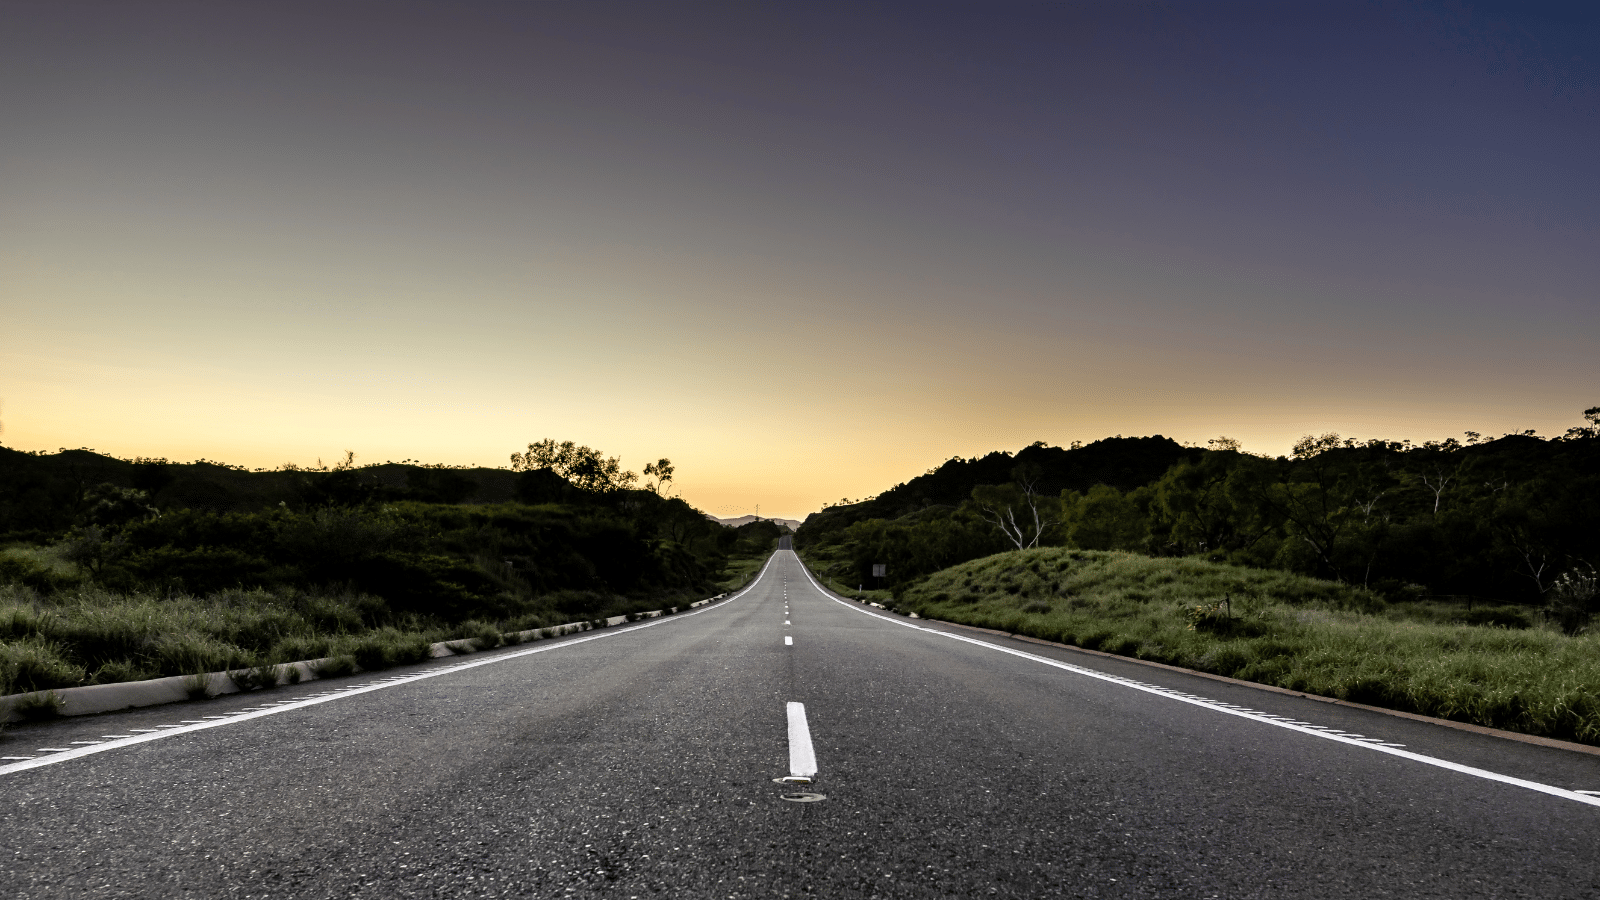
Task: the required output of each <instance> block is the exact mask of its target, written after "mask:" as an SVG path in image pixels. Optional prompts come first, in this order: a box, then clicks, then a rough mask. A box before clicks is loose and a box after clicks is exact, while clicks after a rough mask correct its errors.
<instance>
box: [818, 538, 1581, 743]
mask: <svg viewBox="0 0 1600 900" xmlns="http://www.w3.org/2000/svg"><path fill="white" fill-rule="evenodd" d="M812 564H813V565H814V566H818V567H822V568H825V567H826V561H825V560H815V561H812ZM850 593H855V592H850ZM898 593H899V595H900V596H899V597H898V599H896V600H893V601H890V603H891V605H892V606H893V607H895V608H896V609H897V610H898V611H900V612H907V613H909V612H915V613H917V614H918V615H920V616H924V617H927V618H932V619H943V620H946V621H950V622H959V623H963V624H968V625H977V626H980V627H984V628H995V629H1000V630H1004V631H1008V632H1011V633H1014V634H1025V635H1030V636H1033V637H1039V638H1044V639H1047V640H1052V641H1059V642H1061V643H1065V644H1072V645H1075V646H1079V647H1086V648H1089V649H1096V650H1102V651H1106V652H1111V653H1117V654H1121V655H1125V656H1133V657H1137V658H1140V659H1148V660H1153V661H1156V662H1163V663H1169V664H1172V665H1177V666H1183V667H1185V668H1190V669H1197V670H1199V671H1202V672H1212V673H1216V674H1219V675H1226V676H1230V677H1233V678H1239V679H1243V680H1247V681H1255V682H1259V683H1262V684H1271V685H1276V686H1278V687H1283V688H1288V689H1290V690H1296V691H1303V692H1305V693H1310V694H1319V695H1322V696H1327V697H1337V698H1340V699H1345V700H1351V701H1354V702H1358V703H1366V704H1370V705H1374V706H1383V707H1387V708H1390V709H1398V710H1404V711H1408V712H1415V713H1421V714H1424V715H1429V716H1435V717H1438V718H1444V719H1453V720H1456V721H1462V722H1470V723H1473V724H1478V725H1485V726H1489V727H1493V728H1502V729H1506V730H1510V731H1518V732H1522V733H1525V734H1533V735H1541V736H1545V737H1553V738H1559V739H1564V740H1574V741H1581V742H1584V743H1588V744H1600V635H1595V634H1585V635H1582V636H1579V637H1568V636H1565V635H1563V634H1562V633H1561V632H1560V631H1559V630H1556V629H1555V628H1553V627H1549V626H1539V627H1501V626H1496V625H1472V624H1466V623H1465V622H1462V621H1451V620H1450V619H1451V618H1452V617H1456V616H1460V614H1461V611H1460V610H1459V609H1453V608H1446V607H1445V606H1442V605H1438V604H1427V605H1425V604H1398V603H1396V604H1386V603H1385V602H1384V601H1382V600H1381V599H1379V598H1378V597H1376V596H1375V595H1373V594H1371V593H1369V592H1367V591H1364V590H1361V589H1359V588H1353V587H1350V586H1348V585H1343V584H1337V583H1333V582H1327V581H1320V580H1317V579H1313V578H1307V577H1303V576H1298V575H1292V574H1289V573H1285V572H1278V571H1270V570H1257V569H1245V568H1239V567H1235V566H1227V565H1222V564H1218V563H1209V562H1204V561H1200V560H1194V559H1158V558H1150V557H1145V556H1140V555H1137V554H1132V553H1123V552H1101V551H1083V550H1066V549H1062V548H1043V549H1038V550H1027V551H1021V552H1012V553H1002V554H998V555H996V556H991V557H987V558H985V559H980V560H975V561H973V562H969V563H964V564H962V565H958V566H954V567H952V568H949V569H945V570H943V571H941V572H937V573H934V574H933V575H930V576H928V577H926V578H924V579H921V580H919V581H918V582H915V583H913V584H911V585H908V586H906V587H905V588H904V589H902V590H901V591H899V592H898ZM1224 600H1226V601H1227V602H1223V601H1224ZM880 602H882V601H880ZM1472 618H1473V619H1475V620H1478V621H1487V622H1494V621H1497V620H1498V621H1501V622H1505V623H1508V624H1511V625H1513V626H1515V625H1517V624H1523V623H1525V622H1526V614H1525V613H1523V612H1522V611H1520V610H1518V609H1515V608H1503V609H1489V610H1481V609H1480V610H1477V611H1475V612H1474V613H1473V614H1472Z"/></svg>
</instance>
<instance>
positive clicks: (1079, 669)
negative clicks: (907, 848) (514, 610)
mask: <svg viewBox="0 0 1600 900" xmlns="http://www.w3.org/2000/svg"><path fill="white" fill-rule="evenodd" d="M787 552H789V553H794V551H793V550H790V551H787ZM795 559H796V560H797V561H798V560H799V556H798V555H796V556H795ZM800 570H801V571H802V572H805V574H806V578H807V579H809V580H810V582H811V584H812V586H813V587H815V588H816V589H817V590H819V591H821V592H822V595H823V596H824V597H827V598H828V599H829V600H832V601H833V602H835V603H837V604H839V605H840V606H843V607H845V608H846V609H850V610H854V611H855V612H858V613H861V614H862V615H864V616H871V617H872V618H874V619H881V620H882V621H885V622H889V623H891V624H893V625H900V626H902V627H905V628H911V629H915V630H916V631H921V632H924V633H926V634H932V635H938V636H939V637H944V638H949V639H950V640H953V641H961V642H962V643H966V644H975V645H977V646H979V647H985V648H988V649H990V650H998V651H999V652H1001V653H1007V654H1010V655H1012V656H1017V657H1021V658H1022V659H1029V660H1033V661H1034V662H1039V663H1044V664H1045V665H1047V666H1054V667H1055V668H1058V669H1065V670H1066V671H1068V672H1073V673H1076V674H1078V675H1085V676H1088V677H1089V678H1094V679H1097V680H1099V681H1105V682H1110V683H1111V684H1118V685H1122V686H1123V687H1129V688H1133V689H1134V690H1136V691H1143V692H1145V693H1147V694H1155V695H1156V696H1158V697H1166V698H1167V699H1169V700H1176V701H1178V702H1179V703H1187V704H1189V705H1191V706H1199V707H1202V708H1204V709H1210V710H1215V711H1217V712H1220V713H1225V714H1227V715H1230V716H1238V717H1239V718H1241V719H1249V720H1251V721H1253V722H1261V723H1264V724H1267V725H1271V726H1273V727H1274V728H1283V729H1286V730H1288V731H1296V732H1299V733H1300V734H1306V735H1310V736H1311V737H1314V738H1321V739H1322V740H1325V741H1334V742H1335V743H1340V744H1346V745H1349V746H1351V747H1361V748H1364V749H1366V750H1370V751H1372V752H1374V753H1386V754H1388V755H1390V756H1398V757H1400V758H1401V759H1409V760H1411V761H1412V762H1419V763H1422V764H1424V765H1429V766H1436V767H1438V768H1441V769H1448V770H1450V771H1452V772H1459V773H1461V774H1463V775H1471V776H1473V777H1474V778H1483V779H1486V780H1488V781H1498V782H1500V783H1501V784H1509V785H1511V786H1513V787H1520V788H1525V789H1527V790H1530V791H1537V792H1539V793H1541V794H1549V795H1550V796H1552V797H1560V798H1562V799H1563V800H1573V801H1576V802H1578V803H1583V804H1586V805H1588V806H1600V796H1589V795H1587V794H1585V793H1583V792H1581V791H1569V790H1567V789H1566V788H1559V787H1556V786H1555V785H1550V784H1541V783H1540V782H1537V781H1528V780H1527V779H1524V778H1517V777H1514V776H1511V775H1502V774H1500V773H1499V772H1491V771H1489V770H1488V769H1479V768H1476V767H1474V766H1464V765H1462V764H1461V763H1455V762H1451V761H1449V760H1447V759H1440V758H1438V757H1436V756H1425V755H1423V754H1421V753H1415V752H1413V751H1410V750H1402V749H1400V748H1398V747H1386V746H1384V745H1383V744H1372V743H1368V742H1366V741H1358V740H1355V739H1353V738H1346V737H1343V736H1341V735H1337V734H1331V733H1329V732H1326V731H1318V730H1317V729H1315V728H1312V727H1309V726H1307V725H1300V724H1295V723H1292V722H1287V721H1284V720H1283V719H1281V718H1277V717H1273V716H1268V715H1266V714H1264V713H1252V712H1247V711H1245V710H1241V709H1234V708H1229V707H1227V706H1224V705H1222V704H1220V703H1217V702H1215V701H1211V700H1207V699H1206V698H1204V697H1196V696H1194V695H1193V694H1184V693H1181V692H1178V691H1171V690H1168V689H1166V688H1162V687H1157V686H1155V685H1153V684H1145V683H1143V682H1140V681H1133V680H1131V679H1127V678H1121V677H1119V676H1116V675H1109V674H1107V673H1105V672H1099V671H1096V670H1094V669H1089V668H1085V667H1083V666H1075V665H1073V664H1072V663H1064V662H1061V661H1059V660H1054V659H1050V658H1049V657H1044V656H1036V655H1034V654H1032V653H1026V652H1024V651H1021V650H1014V649H1012V648H1010V647H1001V646H999V645H997V644H991V643H989V642H988V641H980V640H978V639H977V638H970V637H967V636H966V635H961V634H951V633H950V632H948V631H937V630H935V629H932V628H925V627H923V626H921V625H913V624H911V623H910V622H902V621H900V620H899V619H895V618H892V617H890V616H885V615H879V614H878V613H874V612H868V611H867V610H864V609H861V608H859V607H858V606H857V605H856V604H852V603H850V602H849V601H847V600H841V599H839V598H838V597H835V596H833V595H832V594H831V593H829V592H828V590H827V588H824V587H823V586H822V585H821V584H818V583H817V580H816V579H815V578H813V577H812V576H811V571H810V570H809V569H807V568H806V566H805V563H804V562H801V563H800ZM0 771H3V770H0Z"/></svg>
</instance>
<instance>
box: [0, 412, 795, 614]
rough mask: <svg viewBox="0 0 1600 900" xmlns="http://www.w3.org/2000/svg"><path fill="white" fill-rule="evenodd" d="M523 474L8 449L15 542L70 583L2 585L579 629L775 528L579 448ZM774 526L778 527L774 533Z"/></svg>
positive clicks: (32, 571) (520, 470)
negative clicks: (56, 559)
mask: <svg viewBox="0 0 1600 900" xmlns="http://www.w3.org/2000/svg"><path fill="white" fill-rule="evenodd" d="M512 462H513V466H512V468H511V469H509V470H508V469H466V468H450V467H443V466H421V465H415V464H410V463H399V464H397V463H383V464H378V465H371V466H358V465H356V464H355V463H354V456H353V454H346V458H345V460H344V461H343V462H342V463H341V464H339V465H337V466H334V467H332V468H324V467H318V468H316V469H303V468H299V467H293V466H285V467H284V468H282V469H279V470H276V471H257V472H250V471H246V470H244V469H242V468H240V467H235V466H227V465H223V464H219V463H214V462H210V461H202V462H197V463H191V464H179V463H173V462H170V461H168V460H164V459H145V458H140V459H133V460H123V459H117V458H114V457H110V456H106V455H103V454H98V453H95V452H93V451H89V450H67V451H62V452H60V453H54V454H35V453H23V452H19V451H15V450H10V449H7V448H3V447H0V545H5V544H12V545H17V544H25V545H37V546H45V547H50V548H53V549H54V551H56V552H58V553H60V554H62V555H64V556H65V557H66V558H68V559H70V560H71V561H73V562H75V563H77V564H78V566H77V569H78V571H79V574H63V573H62V572H61V571H59V570H52V569H50V568H49V567H43V566H40V565H37V564H33V563H30V562H29V561H28V560H29V557H27V556H26V555H16V554H12V555H3V556H0V581H11V582H21V583H24V584H27V585H29V586H31V587H33V588H34V589H36V590H39V591H42V592H45V593H49V592H52V591H56V590H67V589H71V588H72V587H74V586H76V585H77V584H79V583H81V582H82V581H84V580H87V581H90V582H93V583H95V584H97V585H99V586H102V587H105V588H108V589H112V590H119V591H127V592H135V591H139V592H157V593H166V594H171V593H173V592H181V593H187V594H195V595H199V594H206V593H210V592H213V591H218V590H222V589H226V588H234V587H244V588H251V587H296V588H304V589H322V588H328V587H335V588H339V589H350V590H354V591H357V592H363V593H367V594H371V595H373V596H375V597H378V598H381V599H382V600H383V601H384V602H385V603H387V604H388V605H389V607H390V608H391V611H392V612H394V613H396V614H400V613H405V614H411V615H420V616H423V617H428V618H436V619H439V620H441V621H460V620H464V619H469V618H479V619H486V620H494V619H505V618H509V617H512V616H514V615H525V614H527V613H528V612H529V611H530V610H531V609H534V608H536V607H542V606H553V607H559V609H558V610H557V611H559V612H560V613H561V614H562V615H564V616H569V617H574V618H586V617H592V616H595V615H598V614H601V613H605V612H607V611H608V610H611V611H613V612H612V613H611V614H614V611H615V610H617V609H619V608H621V607H627V606H641V608H644V607H645V606H648V604H650V603H656V602H662V601H671V600H676V599H678V598H680V597H682V598H690V599H693V598H697V597H699V596H704V595H705V594H706V592H708V591H710V590H712V588H713V585H714V584H715V583H716V582H717V580H718V579H719V577H720V576H721V574H722V573H723V571H724V569H725V567H726V563H727V560H728V558H729V556H730V555H747V554H754V553H759V552H761V551H763V550H764V549H766V548H767V547H769V546H770V545H772V544H773V542H774V541H775V539H776V535H775V534H767V531H769V530H772V529H773V528H775V526H769V527H768V528H766V529H763V528H744V529H731V528H726V527H724V526H722V525H721V524H720V523H717V522H714V521H712V520H711V519H709V518H708V517H707V516H705V515H704V514H703V513H702V512H700V511H699V510H697V509H695V508H694V507H692V506H690V505H689V504H688V503H687V502H685V501H684V500H682V499H681V498H679V497H676V496H673V495H672V494H673V492H672V484H673V475H674V467H673V465H672V463H671V461H670V460H668V459H665V458H663V459H660V460H658V461H656V462H652V463H651V464H650V465H648V466H646V467H645V480H644V482H643V486H640V484H641V482H640V480H639V478H638V477H637V476H635V475H634V474H633V473H631V472H627V471H625V470H623V469H622V468H621V466H620V463H619V460H618V459H617V458H615V457H607V456H606V455H604V454H603V453H601V452H600V451H597V450H594V449H592V448H589V447H585V446H581V445H578V444H575V443H573V442H571V441H566V442H556V441H554V440H545V441H542V442H539V443H537V444H530V445H529V447H528V450H527V451H526V452H522V453H517V454H513V457H512ZM762 524H766V523H762Z"/></svg>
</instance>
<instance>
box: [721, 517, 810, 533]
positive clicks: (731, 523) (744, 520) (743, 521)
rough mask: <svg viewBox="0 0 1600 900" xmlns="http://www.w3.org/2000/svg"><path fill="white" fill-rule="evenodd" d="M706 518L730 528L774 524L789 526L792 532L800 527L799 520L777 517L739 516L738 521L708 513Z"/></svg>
mask: <svg viewBox="0 0 1600 900" xmlns="http://www.w3.org/2000/svg"><path fill="white" fill-rule="evenodd" d="M706 518H708V519H710V520H711V521H713V522H717V523H720V524H723V525H726V526H728V527H729V528H738V527H739V526H740V525H749V524H750V523H751V522H773V523H776V524H778V525H785V526H788V528H789V530H790V531H793V530H794V529H796V528H799V527H800V520H799V519H780V518H778V517H776V516H739V517H738V518H736V519H719V518H717V517H716V516H713V515H711V514H710V513H706Z"/></svg>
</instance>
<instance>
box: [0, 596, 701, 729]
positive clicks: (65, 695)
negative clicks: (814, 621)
mask: <svg viewBox="0 0 1600 900" xmlns="http://www.w3.org/2000/svg"><path fill="white" fill-rule="evenodd" d="M729 593H731V592H728V593H722V594H718V595H717V596H715V597H708V598H706V599H704V600H697V601H695V602H694V603H691V604H689V605H688V606H687V607H677V606H674V607H671V608H670V609H654V610H651V611H649V612H642V613H633V614H632V615H631V616H612V617H611V618H609V619H606V620H605V625H597V624H596V623H597V622H598V621H599V620H598V619H597V620H595V621H593V622H568V623H566V624H564V625H553V626H551V627H549V628H530V629H528V630H527V631H513V632H510V633H507V634H502V635H501V636H500V640H501V646H506V645H511V644H526V643H531V642H533V641H537V640H544V639H549V638H556V637H563V636H565V635H569V634H576V633H577V632H580V631H591V630H593V629H595V628H597V627H599V628H604V627H607V626H611V625H622V624H624V623H626V622H629V621H639V620H641V619H654V618H656V617H658V616H664V615H671V614H672V613H675V612H679V611H680V610H682V609H695V608H697V607H701V606H705V605H706V604H707V603H711V602H713V601H716V600H721V599H722V598H724V597H727V596H728V594H729ZM480 649H481V648H479V647H478V645H477V640H476V639H475V638H459V639H457V640H453V641H440V642H438V643H436V644H433V645H432V646H431V647H430V648H429V655H430V657H432V658H433V659H441V658H443V657H446V656H464V655H466V654H469V653H477V652H479V650H480ZM329 662H331V660H330V659H306V660H300V661H298V662H290V663H278V664H277V665H276V666H275V667H274V668H275V669H276V670H277V671H276V675H277V685H284V684H299V683H301V682H304V681H318V680H320V679H321V678H322V677H323V676H322V675H320V674H319V671H320V669H321V668H322V666H324V665H325V664H327V663H329ZM252 671H253V670H250V669H232V670H227V671H222V672H206V673H203V674H197V675H172V676H169V677H166V678H152V679H150V680H148V681H124V682H119V683H117V684H91V685H86V686H84V687H75V688H58V689H55V690H48V691H33V692H29V693H26V694H11V695H9V696H5V697H0V722H19V721H26V719H27V716H24V715H23V714H22V713H21V712H19V711H18V707H20V706H24V705H29V704H43V705H51V704H53V705H55V707H56V714H57V715H60V716H89V715H95V714H96V713H104V712H114V711H116V710H122V709H136V708H139V707H145V706H161V705H163V704H167V703H182V702H183V701H185V700H198V699H201V697H216V696H220V695H222V694H238V693H242V691H243V689H241V688H240V687H239V685H238V684H237V683H235V680H234V679H235V677H236V676H237V677H239V678H240V680H245V679H246V678H247V676H246V673H250V672H252ZM363 671H366V670H364V669H362V668H361V667H360V666H356V667H355V668H354V669H353V670H352V671H351V672H350V673H348V674H356V673H359V672H363ZM342 674H344V673H341V675H342ZM329 677H339V676H329ZM274 686H276V685H274Z"/></svg>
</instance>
